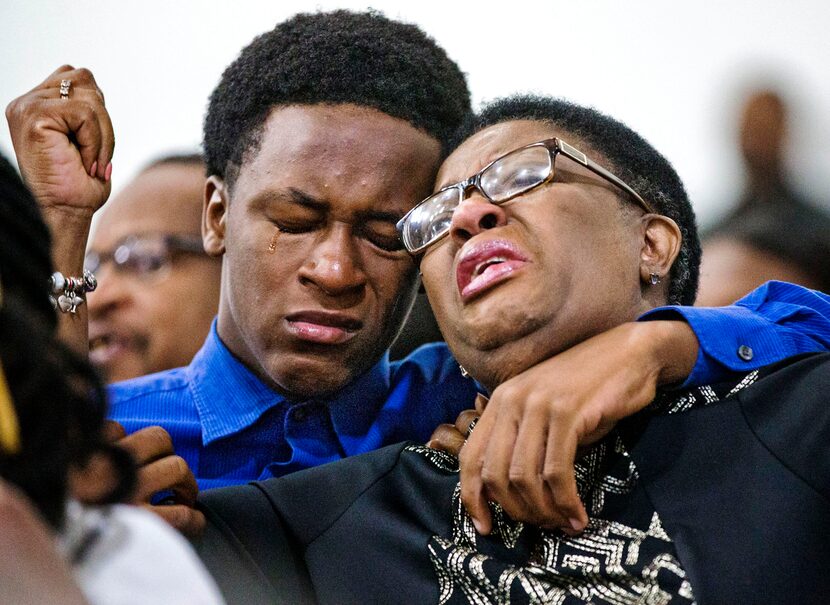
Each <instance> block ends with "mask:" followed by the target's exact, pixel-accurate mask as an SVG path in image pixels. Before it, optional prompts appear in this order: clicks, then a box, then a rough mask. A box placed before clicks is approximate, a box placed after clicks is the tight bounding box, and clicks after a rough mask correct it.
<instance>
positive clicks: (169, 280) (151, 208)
mask: <svg viewBox="0 0 830 605" xmlns="http://www.w3.org/2000/svg"><path fill="white" fill-rule="evenodd" d="M204 181H205V178H204V174H203V169H202V167H201V166H199V165H198V164H178V163H175V164H163V165H159V166H156V167H152V168H150V169H148V170H146V171H144V172H142V173H141V174H139V175H138V177H136V178H135V179H134V180H133V181H132V182H131V183H130V184H129V185H127V187H126V188H125V189H124V190H123V191H122V192H121V193H120V194H119V195H118V196H116V197H115V198H114V199H113V200H111V201H110V202H109V203H108V204H107V206H106V208H105V209H104V210H103V214H102V216H101V218H100V221H99V223H98V225H97V228H96V229H95V233H94V234H93V237H92V241H91V243H90V246H89V248H90V249H91V250H93V251H96V252H99V253H102V254H103V253H112V251H113V249H114V248H115V247H117V245H118V244H119V242H121V241H122V240H123V239H124V238H125V237H127V236H130V235H144V234H174V235H185V236H192V237H196V238H197V239H198V238H199V237H200V236H201V211H202V192H203V189H204ZM113 267H114V265H113V264H112V263H106V264H105V265H103V266H102V267H101V269H100V270H99V271H98V274H97V277H98V282H99V286H98V289H97V290H96V291H95V292H91V293H89V294H88V295H87V302H88V311H89V340H90V359H91V361H92V362H93V364H94V365H95V366H96V367H97V368H98V369H99V370H101V371H102V373H103V375H104V376H105V377H106V379H107V380H108V381H109V382H115V381H118V380H126V379H128V378H134V377H136V376H143V375H145V374H151V373H153V372H159V371H161V370H166V369H169V368H175V367H179V366H184V365H187V364H188V363H190V360H191V359H192V358H193V356H194V355H195V354H196V352H197V351H198V350H199V348H200V347H201V346H202V343H203V342H204V339H205V336H207V333H208V330H209V329H210V322H211V321H212V320H213V317H214V316H215V315H216V310H217V308H218V305H219V280H220V271H221V265H220V263H219V262H217V261H216V260H215V259H212V258H210V257H209V256H207V255H204V254H192V253H174V256H173V262H172V267H171V270H170V272H168V273H165V274H164V275H163V276H161V277H159V278H157V279H153V281H152V282H151V283H146V284H145V283H141V282H138V283H137V282H136V280H135V278H134V277H133V276H131V275H125V274H123V273H120V272H119V271H116V270H114V269H113ZM183 301H186V303H184V302H183Z"/></svg>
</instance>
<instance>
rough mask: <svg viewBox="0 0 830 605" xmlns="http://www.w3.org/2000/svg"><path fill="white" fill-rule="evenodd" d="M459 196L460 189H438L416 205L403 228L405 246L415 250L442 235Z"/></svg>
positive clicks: (448, 226)
mask: <svg viewBox="0 0 830 605" xmlns="http://www.w3.org/2000/svg"><path fill="white" fill-rule="evenodd" d="M460 198H461V192H460V190H459V189H458V188H457V187H453V188H451V189H445V190H444V191H439V192H438V193H436V194H435V195H433V196H432V197H429V198H427V199H426V200H424V201H423V202H421V204H420V205H418V206H416V207H415V209H414V210H413V211H412V214H410V215H409V218H408V219H407V222H406V224H405V225H404V229H403V238H404V243H405V244H406V245H407V247H408V248H409V249H410V250H417V249H418V248H420V247H422V246H426V245H427V244H429V243H430V242H432V241H434V240H436V239H438V238H439V237H441V236H442V235H444V233H446V232H447V230H448V229H449V228H450V221H451V220H452V213H453V211H454V210H455V209H456V207H457V206H458V201H459V199H460Z"/></svg>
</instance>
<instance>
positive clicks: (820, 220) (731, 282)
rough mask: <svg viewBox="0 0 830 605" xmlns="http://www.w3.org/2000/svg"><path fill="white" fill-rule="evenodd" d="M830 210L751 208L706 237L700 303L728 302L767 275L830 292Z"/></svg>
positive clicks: (760, 281) (763, 279)
mask: <svg viewBox="0 0 830 605" xmlns="http://www.w3.org/2000/svg"><path fill="white" fill-rule="evenodd" d="M828 259H830V216H828V215H827V214H825V213H823V212H821V211H820V210H818V209H813V208H811V207H809V206H794V207H791V206H784V205H782V206H778V207H774V208H759V209H757V210H753V211H750V212H747V213H746V214H744V215H743V216H742V217H741V220H740V221H732V222H730V223H729V225H728V228H724V229H721V230H718V231H716V232H715V233H713V234H712V235H711V236H710V237H708V238H707V239H706V240H705V241H704V242H703V263H702V264H701V268H700V293H699V295H698V298H697V304H699V305H701V306H709V307H715V306H721V305H728V304H731V303H733V302H735V301H736V300H738V299H739V298H741V297H742V296H744V295H745V294H747V293H749V292H750V291H751V290H754V289H755V288H757V287H758V286H760V285H761V284H763V283H764V282H767V281H769V280H778V281H785V282H790V283H794V284H799V285H801V286H805V287H807V288H813V289H816V290H821V291H822V292H830V263H829V262H828Z"/></svg>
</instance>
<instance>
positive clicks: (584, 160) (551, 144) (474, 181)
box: [395, 137, 656, 255]
mask: <svg viewBox="0 0 830 605" xmlns="http://www.w3.org/2000/svg"><path fill="white" fill-rule="evenodd" d="M532 147H544V148H545V149H547V150H548V153H549V154H550V168H549V170H548V175H547V176H546V177H545V178H544V179H543V180H542V181H540V182H539V183H536V184H535V185H531V186H530V187H527V188H526V189H522V190H521V191H518V192H516V193H514V194H513V195H511V196H509V197H506V198H505V199H503V200H499V201H495V200H493V199H492V198H491V197H490V196H489V195H487V193H486V192H485V191H484V190H483V189H482V188H481V175H482V174H483V173H484V172H486V171H487V170H488V169H489V168H490V167H491V166H492V165H493V164H495V163H496V162H500V161H502V160H503V159H504V158H506V157H509V156H511V155H513V154H514V153H520V152H522V151H524V150H526V149H529V148H532ZM560 153H561V154H562V155H564V156H565V157H567V158H569V159H571V160H573V161H575V162H577V163H578V164H581V165H582V166H585V167H586V168H587V169H588V170H590V171H591V172H593V173H594V174H596V175H598V176H600V177H602V178H603V179H605V180H606V181H608V182H609V183H611V184H613V185H616V186H617V187H619V188H620V189H622V190H623V191H625V192H626V193H628V194H629V195H630V196H631V197H632V198H633V199H634V201H635V202H636V203H637V205H638V206H640V207H641V208H642V209H643V210H645V211H646V212H647V213H649V214H654V213H656V211H655V210H654V208H652V206H651V204H649V203H648V202H646V201H645V200H644V199H643V198H642V197H641V196H640V194H639V193H637V192H636V191H634V189H632V188H631V187H630V186H629V185H628V184H627V183H626V182H625V181H623V180H622V179H621V178H619V177H618V176H616V175H615V174H614V173H612V172H611V171H609V170H607V169H605V168H603V167H602V166H600V165H599V164H597V163H596V162H594V161H593V160H591V159H590V158H589V157H588V156H586V155H585V154H584V153H582V152H581V151H579V150H578V149H577V148H575V147H574V146H573V145H570V144H568V143H566V142H565V141H563V140H562V139H560V138H558V137H552V138H550V139H544V140H542V141H537V142H535V143H530V144H529V145H523V146H522V147H519V148H517V149H514V150H512V151H508V152H507V153H505V154H504V155H502V156H499V157H497V158H496V159H495V160H493V161H492V162H490V163H489V164H487V165H486V166H485V167H484V168H482V169H481V170H479V171H478V172H477V173H475V174H474V175H473V176H471V177H469V178H467V179H465V180H463V181H459V182H457V183H454V184H452V185H447V186H446V187H442V188H441V189H440V190H438V191H436V192H435V193H433V194H432V195H430V196H428V197H426V198H424V199H423V200H421V201H420V202H418V203H417V204H415V206H413V207H412V208H411V209H410V210H409V212H407V213H406V214H405V215H404V216H403V218H401V220H399V221H398V222H397V223H396V224H395V227H396V228H397V230H398V234H399V236H400V238H401V241H402V242H403V245H404V247H405V248H406V249H407V251H408V252H409V253H410V254H413V255H414V254H418V253H419V252H422V251H424V250H426V249H427V248H428V247H430V246H431V245H433V244H434V243H436V242H437V241H438V240H440V239H441V238H443V237H445V236H446V235H447V234H448V233H449V232H450V229H449V228H447V230H446V231H444V232H443V233H441V234H440V235H438V236H437V237H434V238H433V239H432V240H430V241H429V242H427V243H426V244H424V245H422V246H419V247H417V248H414V249H410V247H409V244H408V242H407V241H406V237H405V236H404V226H405V225H406V222H407V220H408V219H409V217H410V215H411V214H412V213H413V212H415V210H417V209H418V207H420V206H422V205H423V204H425V203H426V202H428V201H429V200H431V199H432V198H434V197H436V196H438V195H441V194H442V193H444V192H445V191H449V190H450V189H457V190H459V200H458V205H456V207H455V208H453V212H455V210H456V208H458V206H460V205H461V202H463V201H464V200H465V199H466V195H467V191H468V190H469V189H470V188H473V189H475V190H476V191H478V192H479V193H480V194H481V195H482V197H484V199H486V200H487V201H488V202H490V203H491V204H494V205H496V206H500V205H501V204H504V203H506V202H509V201H510V200H512V199H515V198H517V197H519V196H520V195H524V194H525V193H527V192H528V191H531V190H533V189H536V188H537V187H540V186H541V185H544V184H545V183H549V182H550V181H551V180H553V177H554V174H555V166H556V156H557V155H558V154H560Z"/></svg>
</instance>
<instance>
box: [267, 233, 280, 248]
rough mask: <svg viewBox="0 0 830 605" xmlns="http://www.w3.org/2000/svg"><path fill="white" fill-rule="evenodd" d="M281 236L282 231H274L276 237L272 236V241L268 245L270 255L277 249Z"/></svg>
mask: <svg viewBox="0 0 830 605" xmlns="http://www.w3.org/2000/svg"><path fill="white" fill-rule="evenodd" d="M279 236H280V230H279V229H274V235H273V236H271V241H270V242H269V243H268V252H269V254H273V253H274V250H276V249H277V238H278V237H279Z"/></svg>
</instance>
